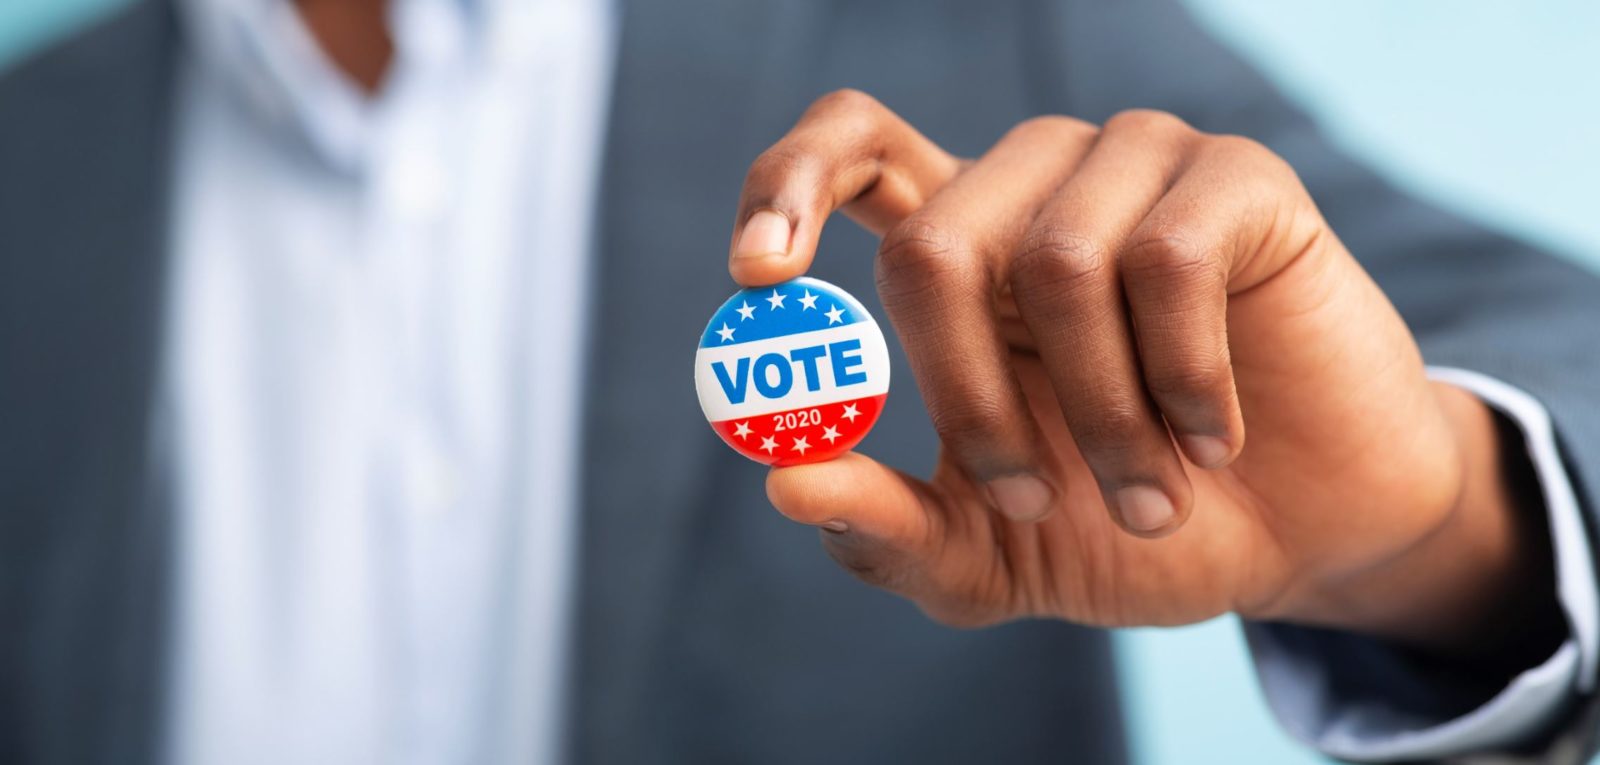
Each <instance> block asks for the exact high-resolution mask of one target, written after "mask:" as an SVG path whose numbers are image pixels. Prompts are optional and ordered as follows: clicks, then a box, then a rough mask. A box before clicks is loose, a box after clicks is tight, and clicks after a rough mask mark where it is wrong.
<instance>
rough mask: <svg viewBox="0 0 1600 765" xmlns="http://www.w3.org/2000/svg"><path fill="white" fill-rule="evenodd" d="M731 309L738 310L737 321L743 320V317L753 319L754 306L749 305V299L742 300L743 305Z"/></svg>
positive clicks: (754, 314) (754, 315)
mask: <svg viewBox="0 0 1600 765" xmlns="http://www.w3.org/2000/svg"><path fill="white" fill-rule="evenodd" d="M733 310H735V311H738V312H739V321H744V320H745V319H754V318H755V317H756V307H755V306H753V305H750V301H748V300H746V301H744V304H743V305H741V306H739V307H738V308H735V309H733Z"/></svg>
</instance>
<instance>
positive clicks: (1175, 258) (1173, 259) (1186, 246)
mask: <svg viewBox="0 0 1600 765" xmlns="http://www.w3.org/2000/svg"><path fill="white" fill-rule="evenodd" d="M1118 265H1119V266H1120V268H1121V270H1122V274H1123V276H1125V277H1127V278H1129V279H1154V280H1159V281H1162V282H1164V283H1168V284H1174V285H1177V286H1184V287H1201V286H1213V285H1216V284H1218V283H1221V282H1222V281H1223V279H1224V278H1225V277H1226V274H1225V273H1224V268H1223V263H1222V259H1221V258H1219V257H1217V255H1216V253H1214V252H1213V251H1212V250H1211V249H1210V248H1208V247H1206V246H1204V245H1202V244H1200V243H1199V241H1198V240H1197V239H1196V238H1195V237H1194V236H1192V235H1190V234H1188V233H1187V232H1185V231H1183V230H1181V229H1178V228H1171V227H1168V228H1162V229H1158V230H1156V231H1152V232H1150V233H1149V234H1148V235H1146V236H1143V237H1139V238H1138V239H1136V240H1134V241H1133V242H1131V243H1130V244H1129V245H1128V247H1127V250H1126V251H1125V252H1124V253H1123V256H1122V259H1121V260H1120V261H1119V263H1118Z"/></svg>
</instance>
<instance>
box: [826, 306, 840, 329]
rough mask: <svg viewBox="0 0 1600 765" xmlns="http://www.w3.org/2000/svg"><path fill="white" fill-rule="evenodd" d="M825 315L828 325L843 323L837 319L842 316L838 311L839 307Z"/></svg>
mask: <svg viewBox="0 0 1600 765" xmlns="http://www.w3.org/2000/svg"><path fill="white" fill-rule="evenodd" d="M827 314H828V324H830V325H833V324H843V323H844V320H843V319H840V318H839V317H840V316H843V315H844V311H841V310H839V306H834V307H833V310H832V311H828V312H827Z"/></svg>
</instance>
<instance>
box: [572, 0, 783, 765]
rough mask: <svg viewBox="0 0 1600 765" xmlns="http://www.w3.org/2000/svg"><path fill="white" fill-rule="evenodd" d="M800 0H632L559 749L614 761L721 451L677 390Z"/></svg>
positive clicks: (612, 147) (778, 107)
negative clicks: (566, 731) (569, 723)
mask: <svg viewBox="0 0 1600 765" xmlns="http://www.w3.org/2000/svg"><path fill="white" fill-rule="evenodd" d="M812 18H813V17H812V14H810V13H809V12H807V11H806V4H805V3H804V2H802V1H801V0H785V1H784V2H781V3H771V4H768V3H750V2H746V1H745V0H708V1H706V2H696V3H652V2H633V3H631V4H628V6H627V7H626V8H625V9H624V15H623V19H622V31H621V37H620V40H619V43H618V46H617V50H618V56H619V58H618V62H617V69H616V83H615V89H614V99H613V102H612V108H611V113H610V123H609V125H610V127H609V136H608V142H607V152H606V165H605V173H604V179H603V182H602V194H601V208H600V211H599V215H598V216H597V220H598V225H599V227H600V228H599V232H598V237H597V241H598V242H599V244H600V246H599V252H600V260H599V263H598V265H597V267H596V269H595V273H594V276H593V279H592V282H593V288H592V290H591V296H590V303H589V304H590V306H591V311H592V315H591V321H590V323H589V327H590V328H591V332H592V333H593V334H592V336H591V338H590V342H591V352H590V355H589V365H588V375H587V379H588V381H589V386H588V389H587V392H588V402H587V413H586V420H585V422H586V428H585V433H586V436H585V438H586V440H585V445H584V454H585V460H584V464H585V476H584V484H583V485H584V491H585V499H584V502H583V514H584V517H583V519H582V537H583V545H582V550H581V561H582V563H581V582H580V594H579V603H578V607H577V613H578V616H579V619H578V629H579V631H578V638H577V645H576V659H577V664H576V666H575V668H574V672H573V674H572V682H573V692H574V693H575V700H576V702H577V703H576V706H575V715H576V720H575V721H574V722H575V726H574V731H575V734H576V738H575V740H574V741H572V742H571V743H572V744H573V745H574V747H575V751H574V753H575V754H576V755H577V756H578V758H580V759H583V760H595V761H607V762H624V761H631V760H634V759H635V757H634V756H630V755H632V754H636V753H630V752H629V751H628V749H627V747H628V746H629V744H630V741H629V739H630V736H629V735H628V732H629V731H632V730H637V728H636V724H637V721H638V717H637V715H638V712H639V704H640V703H641V702H642V701H643V700H644V697H645V693H646V687H647V683H648V682H649V681H650V677H651V671H650V670H651V664H652V661H651V659H652V656H651V647H652V646H654V645H655V644H657V643H658V641H659V636H660V634H661V632H660V630H661V629H662V627H663V626H664V621H665V616H666V609H668V608H670V607H671V603H672V598H673V594H674V587H673V585H674V575H675V573H676V572H677V571H678V570H679V569H680V565H679V564H680V562H681V558H682V554H683V552H684V549H685V543H686V542H687V541H688V539H689V537H690V535H691V534H693V532H694V529H695V528H696V526H697V524H699V523H702V522H704V521H705V512H706V511H707V510H708V508H706V507H705V506H704V505H705V502H704V498H705V497H706V496H707V495H708V491H709V488H710V481H711V479H712V478H713V475H712V468H713V465H714V464H715V463H716V462H717V461H718V460H720V459H728V458H729V456H730V454H731V453H730V452H727V451H726V450H725V449H724V448H723V447H722V446H721V445H720V444H718V443H717V440H716V437H715V436H714V435H713V434H712V432H711V429H710V428H709V427H708V426H707V425H706V423H705V420H704V418H703V417H702V416H701V413H700V410H699V406H698V404H697V403H696V399H695V394H694V390H693V374H692V366H693V356H694V349H695V344H696V339H697V338H698V336H699V334H700V332H701V331H702V330H703V329H704V326H705V322H706V319H707V317H709V316H710V315H711V312H712V311H713V310H714V309H715V308H716V307H717V306H718V305H720V304H721V302H722V301H723V300H724V299H726V297H727V296H728V295H730V294H732V293H733V291H734V289H735V286H734V284H733V283H732V281H731V280H730V279H729V278H728V276H727V270H726V266H725V258H726V251H727V247H728V237H729V232H730V226H731V223H732V213H733V210H734V203H735V202H736V201H737V195H738V191H739V186H740V184H741V182H742V181H743V178H744V172H745V169H746V167H747V165H748V162H749V161H750V160H751V159H752V158H753V157H754V156H755V154H756V153H757V152H758V151H760V150H761V149H762V148H764V147H765V146H766V145H768V144H770V143H771V142H772V141H774V140H776V139H777V137H778V136H779V135H780V134H781V133H782V131H783V130H784V129H785V128H786V127H787V124H788V122H789V121H791V120H792V119H793V118H794V117H795V116H798V112H799V110H800V106H801V105H803V104H804V103H805V99H804V98H802V95H803V94H802V91H803V90H804V86H805V84H804V81H803V80H802V79H801V74H802V69H801V68H800V67H799V66H798V63H799V62H800V61H801V58H800V54H801V52H802V51H803V50H805V48H806V47H807V43H808V41H809V40H810V39H811V35H812V33H813V31H814V25H813V24H812Z"/></svg>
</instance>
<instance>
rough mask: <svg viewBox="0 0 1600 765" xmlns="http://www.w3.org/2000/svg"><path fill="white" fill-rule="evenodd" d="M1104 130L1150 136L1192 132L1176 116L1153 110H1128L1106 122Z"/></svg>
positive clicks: (1192, 129)
mask: <svg viewBox="0 0 1600 765" xmlns="http://www.w3.org/2000/svg"><path fill="white" fill-rule="evenodd" d="M1106 130H1107V131H1108V132H1110V131H1115V132H1118V133H1124V132H1126V133H1133V134H1138V135H1150V136H1175V135H1184V134H1188V133H1192V132H1194V128H1192V127H1189V123H1187V122H1184V121H1183V120H1182V119H1181V118H1179V117H1178V116H1176V115H1174V114H1172V113H1170V112H1163V111H1158V110H1155V109H1129V110H1127V111H1123V112H1118V113H1116V114H1114V115H1112V116H1111V119H1108V120H1106Z"/></svg>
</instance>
